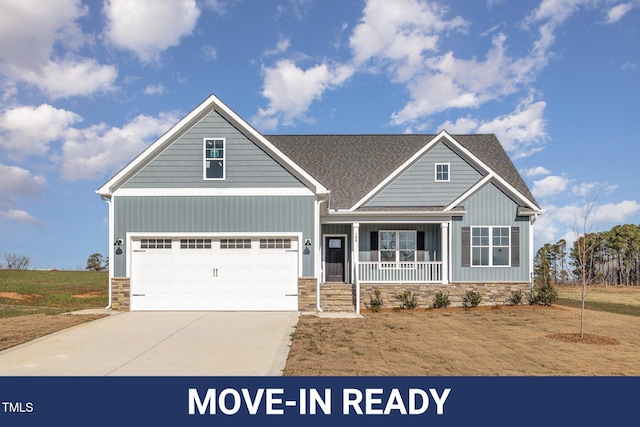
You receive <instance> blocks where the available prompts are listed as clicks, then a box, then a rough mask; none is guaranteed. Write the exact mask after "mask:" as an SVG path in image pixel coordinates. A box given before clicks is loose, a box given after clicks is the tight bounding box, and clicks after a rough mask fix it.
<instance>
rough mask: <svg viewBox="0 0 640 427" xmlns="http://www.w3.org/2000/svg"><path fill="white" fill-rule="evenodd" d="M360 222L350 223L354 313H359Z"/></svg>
mask: <svg viewBox="0 0 640 427" xmlns="http://www.w3.org/2000/svg"><path fill="white" fill-rule="evenodd" d="M359 241H360V223H358V222H354V223H352V224H351V264H352V265H353V269H352V273H351V281H352V283H353V284H354V285H355V287H356V313H358V314H360V277H359V275H358V269H359V263H360V243H359Z"/></svg>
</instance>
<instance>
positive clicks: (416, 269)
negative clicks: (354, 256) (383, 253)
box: [358, 261, 442, 283]
mask: <svg viewBox="0 0 640 427" xmlns="http://www.w3.org/2000/svg"><path fill="white" fill-rule="evenodd" d="M358 280H359V281H360V282H367V283H385V282H403V283H406V282H414V283H440V282H442V262H440V261H431V262H421V261H418V262H372V261H365V262H363V261H360V262H359V263H358Z"/></svg>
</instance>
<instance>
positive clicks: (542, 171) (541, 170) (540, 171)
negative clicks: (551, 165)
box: [524, 166, 551, 177]
mask: <svg viewBox="0 0 640 427" xmlns="http://www.w3.org/2000/svg"><path fill="white" fill-rule="evenodd" d="M550 173H551V171H550V170H549V169H547V168H545V167H544V166H536V167H535V168H530V169H527V170H525V171H524V175H525V176H528V177H532V176H540V175H549V174H550Z"/></svg>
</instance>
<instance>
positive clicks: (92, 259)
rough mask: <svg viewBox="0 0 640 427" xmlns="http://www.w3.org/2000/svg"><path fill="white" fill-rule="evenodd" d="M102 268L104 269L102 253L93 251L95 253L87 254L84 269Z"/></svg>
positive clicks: (96, 269)
mask: <svg viewBox="0 0 640 427" xmlns="http://www.w3.org/2000/svg"><path fill="white" fill-rule="evenodd" d="M104 269H105V266H104V257H103V256H102V254H99V253H95V254H91V255H89V258H88V259H87V266H86V267H85V270H89V271H102V270H104Z"/></svg>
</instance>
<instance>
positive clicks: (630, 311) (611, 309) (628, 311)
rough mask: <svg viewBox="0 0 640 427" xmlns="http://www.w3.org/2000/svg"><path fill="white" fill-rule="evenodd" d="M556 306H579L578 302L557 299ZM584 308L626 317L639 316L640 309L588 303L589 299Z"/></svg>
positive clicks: (612, 303)
mask: <svg viewBox="0 0 640 427" xmlns="http://www.w3.org/2000/svg"><path fill="white" fill-rule="evenodd" d="M556 304H558V305H564V306H567V307H576V308H580V306H581V303H580V300H576V299H570V298H559V299H558V300H557V301H556ZM584 308H585V309H587V310H595V311H606V312H608V313H614V314H625V315H627V316H640V307H638V306H636V305H630V304H621V303H614V302H603V301H589V299H588V298H587V299H586V300H585V302H584Z"/></svg>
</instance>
